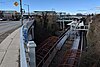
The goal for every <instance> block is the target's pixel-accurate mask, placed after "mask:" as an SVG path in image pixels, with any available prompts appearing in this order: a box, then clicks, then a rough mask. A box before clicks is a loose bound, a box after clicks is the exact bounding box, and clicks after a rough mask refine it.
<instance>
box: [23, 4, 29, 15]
mask: <svg viewBox="0 0 100 67" xmlns="http://www.w3.org/2000/svg"><path fill="white" fill-rule="evenodd" d="M24 5H26V6H27V7H28V17H29V15H30V12H29V5H27V4H24Z"/></svg>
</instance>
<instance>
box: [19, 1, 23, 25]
mask: <svg viewBox="0 0 100 67" xmlns="http://www.w3.org/2000/svg"><path fill="white" fill-rule="evenodd" d="M20 12H21V23H22V25H23V16H22V0H20Z"/></svg>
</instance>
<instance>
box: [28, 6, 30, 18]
mask: <svg viewBox="0 0 100 67" xmlns="http://www.w3.org/2000/svg"><path fill="white" fill-rule="evenodd" d="M29 15H30V13H29V5H28V16H29Z"/></svg>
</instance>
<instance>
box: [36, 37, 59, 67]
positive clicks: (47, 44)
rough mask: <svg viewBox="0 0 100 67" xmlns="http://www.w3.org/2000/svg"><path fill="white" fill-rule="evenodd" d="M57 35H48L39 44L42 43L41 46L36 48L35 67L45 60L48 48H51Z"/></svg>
mask: <svg viewBox="0 0 100 67" xmlns="http://www.w3.org/2000/svg"><path fill="white" fill-rule="evenodd" d="M57 39H58V37H56V36H52V37H49V38H48V39H47V40H45V41H44V42H43V43H42V44H41V45H43V46H42V47H41V48H39V49H38V50H36V61H37V62H36V63H37V67H41V66H42V65H43V63H44V62H45V61H46V59H47V58H48V57H49V56H48V52H49V50H50V49H52V47H53V45H54V43H55V42H56V41H57Z"/></svg>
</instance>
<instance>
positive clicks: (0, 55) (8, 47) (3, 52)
mask: <svg viewBox="0 0 100 67" xmlns="http://www.w3.org/2000/svg"><path fill="white" fill-rule="evenodd" d="M19 45H20V29H17V30H16V31H14V32H13V33H11V34H10V35H9V36H8V37H7V38H6V39H5V40H3V41H2V43H1V44H0V67H19Z"/></svg>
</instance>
